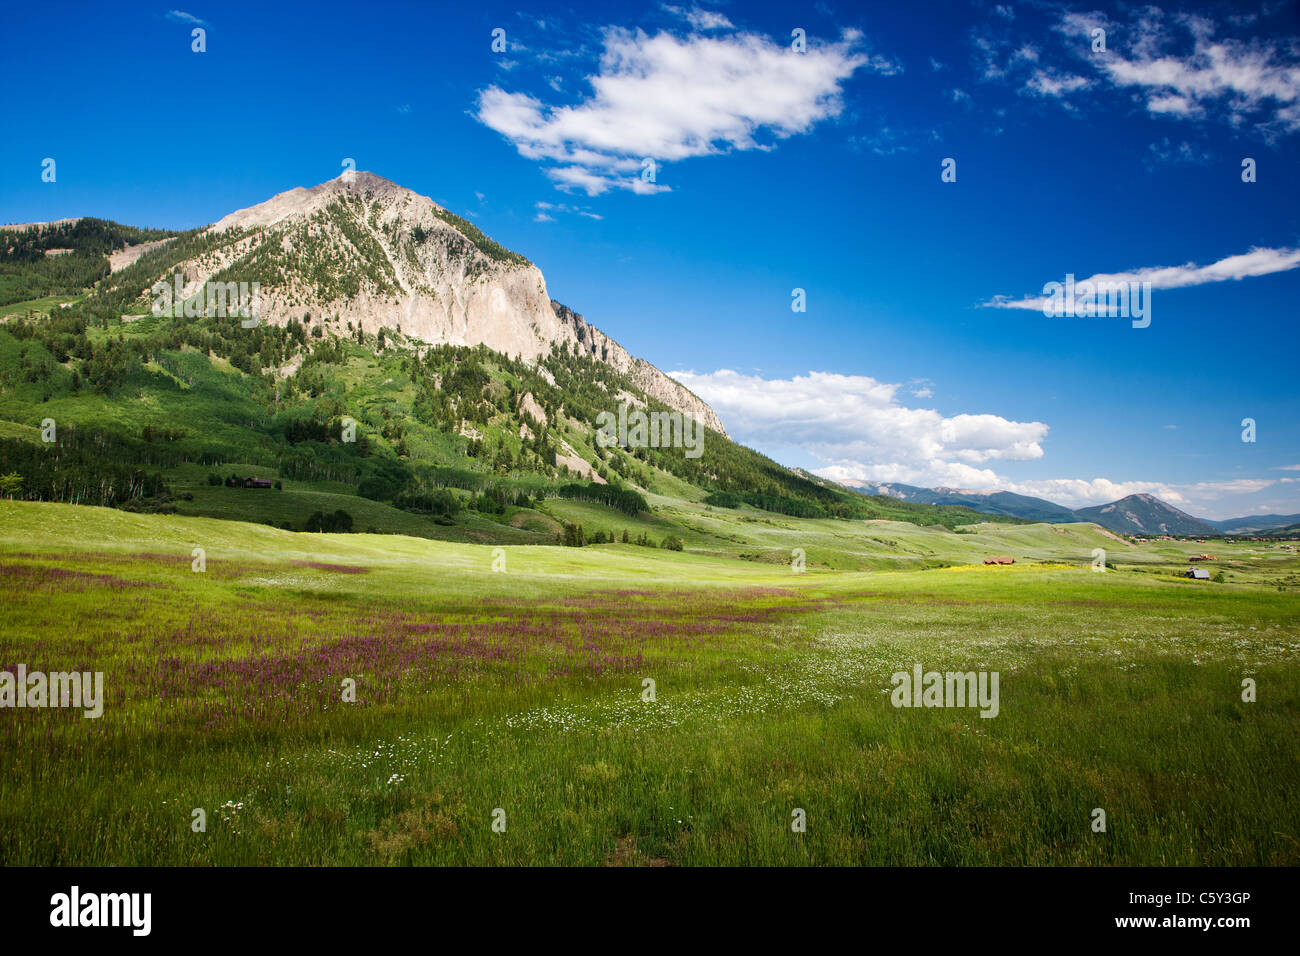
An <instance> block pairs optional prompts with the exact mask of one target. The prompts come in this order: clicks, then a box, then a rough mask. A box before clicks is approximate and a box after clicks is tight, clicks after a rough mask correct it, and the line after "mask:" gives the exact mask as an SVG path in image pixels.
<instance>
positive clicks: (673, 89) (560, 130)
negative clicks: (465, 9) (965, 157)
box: [476, 28, 898, 195]
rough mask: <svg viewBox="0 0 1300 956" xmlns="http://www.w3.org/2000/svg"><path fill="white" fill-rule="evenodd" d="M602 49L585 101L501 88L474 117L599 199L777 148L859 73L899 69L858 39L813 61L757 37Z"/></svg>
mask: <svg viewBox="0 0 1300 956" xmlns="http://www.w3.org/2000/svg"><path fill="white" fill-rule="evenodd" d="M604 43H605V48H604V52H603V54H602V56H601V58H600V68H599V72H598V73H597V74H596V75H593V76H589V77H588V78H587V80H588V82H589V84H590V86H591V89H592V94H591V95H590V96H589V97H587V98H586V99H583V100H581V101H579V102H577V103H574V104H571V105H564V106H550V105H547V104H545V103H543V102H542V101H541V100H538V99H537V98H535V97H533V96H531V95H529V94H527V93H521V92H510V91H507V90H504V89H502V88H500V87H498V86H491V87H488V88H487V89H486V90H483V91H481V92H480V94H479V98H478V109H477V113H476V116H477V118H478V120H479V121H480V122H482V123H483V124H484V125H486V126H488V127H490V128H491V129H494V130H496V131H497V132H499V133H501V134H502V135H503V136H505V137H506V138H507V139H509V140H510V142H511V143H513V144H514V146H515V148H516V149H517V150H518V151H519V153H520V155H522V156H524V157H526V158H528V159H533V160H537V161H539V162H545V163H548V164H552V165H551V166H550V167H549V168H548V170H547V173H548V175H549V176H550V177H551V178H552V179H554V180H555V181H556V182H557V184H559V186H560V187H561V188H566V189H581V190H584V191H586V192H587V193H588V194H589V195H598V194H600V193H603V192H605V191H607V190H609V189H611V188H621V189H628V190H631V191H632V192H635V193H653V192H662V191H665V190H666V189H667V188H668V187H667V186H665V185H661V184H658V183H656V182H647V181H645V180H644V179H642V177H641V170H642V169H643V163H644V160H646V159H647V158H648V159H653V160H654V161H655V163H656V164H662V163H665V162H673V161H676V160H681V159H686V158H689V157H694V156H706V155H712V154H718V153H723V152H727V151H729V150H750V149H770V148H772V146H773V145H774V142H775V141H776V140H779V139H783V138H787V137H790V136H794V135H797V134H802V133H807V132H808V131H809V130H811V129H812V128H813V127H814V126H815V125H816V124H817V123H819V122H821V121H823V120H826V119H828V118H831V117H834V116H837V115H838V114H839V113H840V112H841V110H842V108H843V104H842V102H841V92H842V84H843V83H844V81H845V80H847V79H848V78H849V77H850V76H852V75H853V73H854V72H856V71H857V70H858V69H860V68H863V67H865V68H867V69H869V70H874V71H876V72H878V73H891V72H897V70H898V67H897V65H896V64H894V63H893V62H892V61H889V60H887V59H885V58H883V57H879V56H869V55H868V54H867V53H865V52H864V51H863V50H862V49H861V46H862V37H861V34H860V33H858V32H857V31H846V32H845V34H844V35H843V36H842V37H841V39H840V40H838V41H837V42H834V43H813V42H810V43H809V45H808V48H807V51H806V52H804V53H795V52H794V51H793V50H792V49H790V47H789V46H785V45H781V44H778V43H775V42H773V41H771V40H769V39H767V38H765V37H761V36H758V35H755V34H751V33H733V34H727V35H708V36H705V35H700V34H691V35H690V36H686V37H679V36H676V35H674V34H672V33H667V32H663V33H658V34H655V35H653V36H650V35H647V34H646V33H644V32H642V31H639V30H638V31H636V32H632V31H629V30H624V29H621V28H611V29H609V30H607V31H606V33H605V37H604ZM656 178H657V177H656Z"/></svg>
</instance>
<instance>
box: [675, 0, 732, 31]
mask: <svg viewBox="0 0 1300 956" xmlns="http://www.w3.org/2000/svg"><path fill="white" fill-rule="evenodd" d="M663 8H664V10H666V11H668V12H669V13H671V14H672V15H673V16H676V17H681V18H682V19H683V20H685V21H686V22H687V23H689V24H690V25H691V26H692V27H694V28H695V29H696V30H723V29H726V30H730V29H732V28H733V27H732V24H731V21H730V20H728V19H727V18H726V17H725V16H724V15H723V14H721V13H715V12H714V11H712V10H701V9H700V8H699V7H691V8H690V9H686V8H683V7H675V6H672V5H671V4H667V3H665V4H664V5H663Z"/></svg>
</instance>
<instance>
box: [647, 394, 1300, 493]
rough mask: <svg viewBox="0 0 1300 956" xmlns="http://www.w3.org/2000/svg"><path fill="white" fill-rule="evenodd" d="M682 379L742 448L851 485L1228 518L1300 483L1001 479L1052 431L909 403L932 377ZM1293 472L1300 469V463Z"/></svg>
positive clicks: (1036, 455) (1037, 450)
mask: <svg viewBox="0 0 1300 956" xmlns="http://www.w3.org/2000/svg"><path fill="white" fill-rule="evenodd" d="M672 377H673V378H675V379H677V380H678V381H680V382H681V383H682V384H684V385H686V386H687V387H688V388H689V389H691V390H692V391H693V392H695V393H696V394H697V395H699V396H700V397H701V398H702V399H704V400H705V401H706V402H708V403H709V404H710V405H712V406H713V408H714V409H715V410H716V411H717V412H718V414H719V415H720V416H721V417H722V419H723V421H725V422H726V423H727V430H728V431H729V432H730V433H731V435H732V437H733V438H735V439H736V440H737V441H739V442H741V443H743V444H746V445H750V446H752V447H757V448H759V449H760V450H764V449H766V450H767V451H768V452H769V453H775V454H778V455H783V454H788V453H789V452H790V450H791V449H800V450H802V451H803V452H804V453H806V454H807V455H809V456H811V457H812V458H814V459H817V460H820V461H821V462H824V464H823V465H820V466H818V467H815V468H812V469H810V470H812V471H814V472H815V473H816V474H818V475H821V476H822V477H824V478H829V479H830V480H832V481H837V482H840V483H841V484H846V485H850V486H858V487H863V486H869V485H872V484H876V483H898V484H908V485H920V486H923V487H931V488H959V489H963V490H968V491H1011V492H1015V493H1016V494H1022V495H1032V496H1034V497H1039V498H1046V499H1048V500H1049V501H1055V502H1058V503H1059V504H1062V505H1065V506H1067V507H1070V508H1084V507H1089V506H1092V505H1100V504H1106V503H1108V502H1111V501H1115V500H1117V499H1119V498H1124V497H1127V496H1128V495H1134V494H1151V495H1155V496H1157V497H1159V498H1161V499H1162V500H1164V501H1166V502H1168V503H1169V504H1171V505H1174V506H1175V507H1177V508H1181V509H1183V510H1185V511H1188V512H1190V513H1191V514H1194V515H1198V516H1207V515H1208V516H1211V517H1225V518H1226V517H1233V516H1235V515H1238V514H1245V513H1247V512H1248V511H1249V510H1251V509H1252V508H1257V507H1258V504H1257V500H1256V501H1247V500H1245V499H1246V497H1247V496H1251V495H1256V494H1258V493H1259V492H1261V491H1264V490H1266V489H1269V488H1278V489H1280V488H1281V487H1282V486H1283V485H1286V484H1288V483H1300V478H1276V479H1274V478H1235V479H1229V480H1223V481H1202V482H1194V483H1178V482H1165V481H1144V480H1132V481H1121V480H1113V479H1110V478H1105V477H1094V478H1043V479H1031V480H1024V481H1016V480H1013V479H1011V478H1008V477H1006V476H1004V475H1001V474H999V473H998V472H997V470H995V467H994V466H995V464H996V463H997V462H1015V461H1032V460H1037V459H1040V458H1042V457H1043V448H1042V442H1043V441H1044V439H1045V438H1046V437H1047V433H1048V426H1047V425H1045V424H1043V423H1042V422H1017V421H1013V420H1010V419H1006V418H1003V417H1001V416H998V415H994V414H989V413H976V414H965V413H964V414H956V415H947V416H945V415H943V414H941V413H939V412H938V411H935V410H933V409H925V408H910V407H907V406H906V405H904V404H902V403H901V402H900V401H899V396H900V394H902V393H904V392H906V391H910V392H911V393H912V394H913V395H915V396H917V397H923V396H922V395H921V393H922V392H925V393H928V392H929V391H930V387H929V386H930V384H931V383H929V382H928V380H926V379H918V380H914V381H913V382H911V383H909V384H908V385H895V384H889V383H885V382H880V381H877V380H876V379H873V378H870V377H867V376H860V375H839V374H835V373H831V372H809V373H808V374H807V375H796V376H794V377H792V378H789V379H764V378H762V377H761V376H758V375H746V374H743V373H740V372H735V371H731V370H729V369H721V370H719V371H716V372H708V373H696V372H673V373H672ZM918 385H919V386H921V387H920V388H918V387H917V386H918ZM1283 468H1284V469H1285V470H1290V471H1300V465H1294V466H1283ZM1268 507H1270V508H1271V507H1274V506H1273V505H1269V506H1268Z"/></svg>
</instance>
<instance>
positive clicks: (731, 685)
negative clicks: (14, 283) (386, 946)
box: [0, 484, 1300, 865]
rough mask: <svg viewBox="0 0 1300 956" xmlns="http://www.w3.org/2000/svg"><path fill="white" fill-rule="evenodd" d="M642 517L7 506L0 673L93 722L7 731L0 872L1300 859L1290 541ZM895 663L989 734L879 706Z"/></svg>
mask: <svg viewBox="0 0 1300 956" xmlns="http://www.w3.org/2000/svg"><path fill="white" fill-rule="evenodd" d="M225 491H226V489H213V492H214V493H216V492H225ZM291 491H292V488H291V487H289V485H288V484H287V485H286V490H285V493H286V494H287V493H290V492H291ZM230 493H231V494H237V493H236V492H234V491H233V490H232V491H231V492H230ZM313 494H318V493H316V492H313ZM214 500H215V499H214ZM545 504H546V509H547V511H548V513H550V514H552V515H553V516H555V517H557V518H562V519H565V520H583V521H584V524H585V525H586V526H587V527H588V529H589V530H595V529H596V528H606V527H607V528H608V529H609V530H619V531H621V530H622V529H623V528H625V527H626V528H628V529H629V530H631V531H632V533H633V534H634V535H635V534H636V533H637V531H638V527H639V526H640V525H639V524H638V523H637V522H634V521H633V520H632V519H625V518H624V517H623V516H621V515H617V514H615V513H613V512H610V511H609V510H608V509H603V508H599V507H597V506H593V505H584V504H581V503H578V502H570V501H557V500H548V501H547V502H546V503H545ZM664 506H665V507H668V505H666V504H665V505H664ZM214 507H215V505H214ZM311 507H312V508H313V509H314V508H316V507H318V505H316V504H312V505H311ZM671 507H673V508H675V509H677V512H678V513H677V514H675V515H674V519H675V521H676V522H677V523H679V524H684V525H685V526H687V527H688V528H689V529H690V533H691V534H692V535H694V536H695V537H694V538H692V539H689V540H687V551H686V552H683V553H673V552H668V551H662V550H658V549H648V548H640V547H636V546H633V545H602V546H597V547H589V548H583V549H574V548H560V547H549V546H537V545H531V546H523V545H522V544H521V545H517V546H515V545H506V546H502V547H500V548H499V549H494V548H493V547H490V546H483V545H475V544H472V543H467V542H464V541H438V540H430V539H428V538H422V537H408V536H396V535H382V536H381V535H367V534H350V535H329V534H323V535H319V534H305V533H292V532H287V531H280V530H277V529H275V528H271V527H268V526H265V525H259V524H245V523H240V522H236V521H223V520H217V519H215V518H201V517H190V516H185V515H136V514H130V513H126V512H122V511H115V510H108V509H97V508H78V507H71V506H64V505H51V504H35V503H14V502H7V501H3V502H0V600H2V601H3V613H2V614H0V670H11V671H12V670H13V669H14V668H15V667H16V665H18V664H20V663H22V664H26V666H27V667H28V669H29V670H42V671H47V672H48V671H56V670H72V669H76V670H91V671H102V672H103V673H104V681H105V696H106V702H105V705H104V713H103V716H102V717H100V718H98V719H86V718H83V717H82V716H81V714H80V712H75V713H74V712H69V711H68V710H60V709H44V710H40V709H21V710H19V709H0V761H2V762H3V772H2V773H0V863H4V864H9V865H14V864H90V865H94V864H125V865H135V864H218V865H222V864H549V863H560V864H579V865H698V864H810V863H811V864H923V865H924V864H1031V865H1032V864H1143V865H1145V864H1172V865H1191V864H1210V865H1256V864H1264V865H1295V864H1297V863H1300V786H1298V784H1300V734H1298V733H1297V731H1300V595H1298V594H1297V588H1296V585H1295V581H1296V574H1297V571H1300V558H1297V556H1296V554H1295V553H1294V552H1292V551H1289V550H1286V549H1285V548H1284V546H1281V545H1278V544H1276V543H1274V544H1268V543H1259V542H1256V543H1241V544H1232V545H1227V546H1225V545H1220V544H1218V543H1217V542H1216V545H1215V547H1216V548H1217V549H1218V550H1219V551H1220V552H1221V553H1220V554H1219V557H1220V559H1221V560H1220V562H1219V566H1220V567H1221V568H1222V569H1223V570H1224V571H1225V578H1226V583H1215V582H1191V581H1184V580H1179V579H1178V578H1177V577H1176V576H1175V574H1176V572H1177V570H1178V569H1180V568H1182V567H1185V566H1186V555H1187V554H1188V553H1199V551H1200V550H1205V549H1206V548H1207V547H1208V546H1206V545H1191V544H1188V545H1182V544H1171V543H1169V542H1161V543H1159V544H1158V545H1156V544H1153V545H1139V546H1135V545H1130V544H1127V543H1125V542H1122V541H1120V540H1119V539H1117V538H1115V536H1113V535H1109V534H1107V533H1105V532H1103V531H1100V530H1099V529H1097V528H1096V527H1095V526H1090V525H1067V526H1049V525H1021V526H1004V525H997V524H992V523H989V524H984V525H978V526H974V527H972V528H969V529H963V531H962V533H954V532H951V531H948V530H946V529H943V528H941V527H917V526H914V525H904V524H898V523H893V522H844V521H838V522H837V521H829V520H827V521H824V522H823V521H803V520H796V519H786V518H782V517H781V516H775V515H764V514H762V513H758V512H755V513H754V514H752V515H750V514H747V513H745V512H744V511H734V512H731V511H722V510H719V511H711V510H710V509H708V508H707V507H705V506H703V505H694V504H688V503H683V502H681V501H675V502H673V503H672V505H671ZM367 520H368V519H361V520H359V521H358V525H359V526H360V527H361V528H362V529H364V527H365V524H366V522H367ZM376 520H378V519H376ZM658 520H663V518H662V515H658V516H657V517H653V518H648V517H645V518H642V519H639V521H640V522H641V523H644V524H646V525H647V526H649V527H651V528H653V523H654V522H655V521H658ZM519 533H520V535H522V536H526V535H528V534H532V533H533V532H529V531H527V530H526V529H519ZM521 540H527V539H526V538H523V539H521ZM196 547H197V548H202V549H203V552H204V559H205V561H206V570H204V571H203V572H202V573H196V572H195V571H194V570H192V561H193V560H194V559H193V557H192V552H193V549H194V548H196ZM1097 547H1101V548H1105V549H1106V551H1107V559H1108V560H1109V561H1110V562H1111V563H1113V564H1114V565H1115V567H1116V570H1112V571H1108V572H1106V573H1097V572H1094V571H1092V570H1091V569H1090V568H1089V567H1088V564H1089V562H1090V561H1091V560H1092V551H1093V549H1094V548H1097ZM794 548H802V549H804V550H805V551H806V554H807V561H808V570H807V572H806V573H802V574H797V573H794V572H793V570H792V569H791V567H790V553H791V550H792V549H794ZM1225 548H1228V549H1231V550H1230V551H1225V550H1224V549H1225ZM989 554H1010V555H1013V556H1015V557H1016V558H1017V562H1018V563H1017V564H1016V565H1015V566H1013V567H985V566H983V565H981V564H980V563H979V562H980V561H981V560H982V558H983V557H984V556H987V555H989ZM737 558H745V560H737ZM494 562H495V563H496V566H497V567H498V568H501V567H503V570H499V571H494V570H493V566H494ZM502 562H504V564H502ZM849 568H852V569H854V570H847V569H849ZM860 568H870V569H871V570H857V569H860ZM916 664H920V665H922V666H923V667H924V669H926V670H940V671H946V670H962V671H967V670H973V671H989V672H997V673H998V674H999V675H1000V706H999V712H998V715H997V716H996V717H995V718H993V719H983V718H981V717H980V715H979V712H978V711H977V710H975V709H970V708H929V709H918V708H911V709H907V708H896V707H893V706H891V703H890V693H889V692H890V690H891V681H890V678H891V675H892V674H893V673H894V672H896V671H910V670H911V668H912V667H913V666H914V665H916ZM1245 678H1251V679H1253V680H1254V681H1255V682H1256V686H1257V693H1258V699H1257V700H1256V701H1254V702H1246V701H1243V699H1242V681H1243V679H1245ZM647 679H648V680H651V681H653V682H654V687H653V689H654V694H653V699H652V700H650V699H646V697H647V696H648V692H647V689H646V685H645V684H644V682H645V681H646V680H647ZM345 680H353V681H355V682H356V700H355V702H346V701H344V700H343V699H342V697H343V692H342V688H343V686H344V682H345ZM1098 808H1100V809H1103V810H1105V813H1106V824H1107V825H1106V830H1105V832H1095V831H1094V828H1093V819H1094V816H1093V812H1094V810H1095V809H1098ZM195 809H202V810H203V811H204V812H205V814H206V830H205V831H204V832H195V830H194V829H193V827H192V820H193V819H194V815H193V813H194V810H195ZM496 811H501V813H496ZM796 811H802V812H803V814H804V815H805V817H806V831H805V832H796V831H795V830H794V829H793V828H792V821H793V820H794V819H795V816H794V815H795V813H796ZM494 820H495V821H498V827H497V828H494V826H493V824H494ZM502 821H503V822H504V830H503V831H502V830H501V829H500V822H502Z"/></svg>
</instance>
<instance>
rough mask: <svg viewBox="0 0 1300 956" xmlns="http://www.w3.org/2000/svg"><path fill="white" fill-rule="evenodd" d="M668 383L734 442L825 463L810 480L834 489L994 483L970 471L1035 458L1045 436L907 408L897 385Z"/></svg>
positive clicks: (816, 379) (1031, 428) (715, 375)
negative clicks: (713, 415)
mask: <svg viewBox="0 0 1300 956" xmlns="http://www.w3.org/2000/svg"><path fill="white" fill-rule="evenodd" d="M673 377H674V378H676V379H678V380H679V381H680V382H682V384H684V385H686V387H687V388H689V389H691V390H692V391H694V392H695V393H696V394H697V395H699V396H700V397H701V398H703V399H704V400H705V401H706V402H708V403H709V404H710V405H712V406H713V408H714V409H715V410H716V411H717V412H718V414H719V415H720V416H721V417H722V419H723V420H724V421H725V422H726V423H727V429H728V431H729V432H731V433H732V434H733V435H734V436H736V438H737V440H738V441H741V442H744V443H746V444H754V445H758V446H766V447H769V448H778V447H780V448H790V447H798V448H802V449H804V450H805V451H807V452H808V453H809V454H811V455H813V456H815V457H817V458H819V459H821V460H822V461H825V462H827V466H826V468H825V469H823V470H822V471H820V472H819V473H820V474H823V475H825V476H826V477H829V478H833V479H835V480H842V479H844V478H855V479H862V480H872V481H901V482H905V483H908V484H919V483H925V482H937V483H940V484H944V483H953V482H970V481H980V480H996V478H997V476H996V475H994V474H993V473H992V472H988V471H986V470H984V469H981V468H977V467H976V466H978V465H982V464H984V463H986V462H990V461H1025V460H1031V459H1036V458H1040V457H1042V454H1043V449H1042V446H1041V444H1040V442H1042V440H1043V439H1044V438H1045V437H1046V436H1047V430H1048V429H1047V426H1046V425H1045V424H1043V423H1042V422H1015V421H1010V420H1008V419H1005V418H1001V417H999V416H997V415H991V414H959V415H952V416H944V415H942V414H940V413H939V412H937V411H935V410H933V409H924V408H909V407H907V406H905V405H903V404H901V403H900V402H899V401H898V394H899V392H900V390H902V389H904V387H905V386H902V385H893V384H888V383H884V382H879V381H877V380H875V379H873V378H869V377H867V376H861V375H839V374H835V373H830V372H809V373H808V374H807V375H800V376H795V377H793V378H789V379H764V378H761V377H759V376H757V375H743V374H741V373H739V372H734V371H731V370H729V369H722V370H719V371H716V372H710V373H707V374H697V373H694V372H674V373H673ZM921 391H928V390H927V389H922V390H921Z"/></svg>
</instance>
